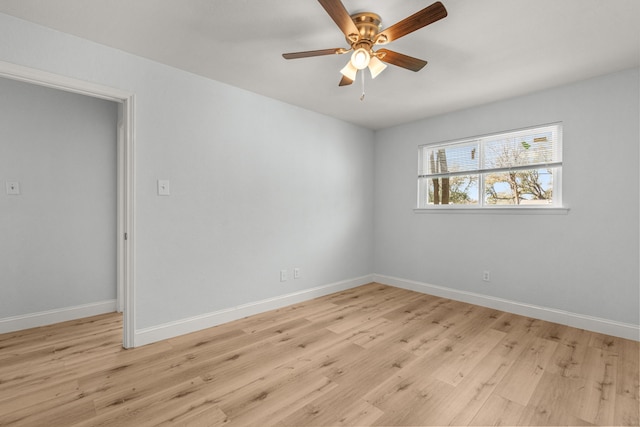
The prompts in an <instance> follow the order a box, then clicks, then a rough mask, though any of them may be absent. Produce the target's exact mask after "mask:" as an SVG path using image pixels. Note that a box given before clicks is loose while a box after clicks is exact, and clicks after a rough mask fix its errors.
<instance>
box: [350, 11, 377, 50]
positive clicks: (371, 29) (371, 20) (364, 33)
mask: <svg viewBox="0 0 640 427" xmlns="http://www.w3.org/2000/svg"><path fill="white" fill-rule="evenodd" d="M351 19H352V20H353V23H354V24H355V25H356V27H357V28H358V31H359V32H360V40H359V41H360V42H361V41H363V40H367V41H369V42H371V44H373V42H374V40H375V39H376V36H377V35H378V33H379V32H380V30H381V29H382V19H380V16H379V15H377V14H375V13H373V12H360V13H354V14H353V15H351ZM347 42H348V43H349V44H352V43H353V40H349V39H348V38H347Z"/></svg>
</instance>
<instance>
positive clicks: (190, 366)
mask: <svg viewBox="0 0 640 427" xmlns="http://www.w3.org/2000/svg"><path fill="white" fill-rule="evenodd" d="M121 330H122V323H121V319H120V316H118V315H116V314H110V315H103V316H97V317H92V318H88V319H83V320H79V321H72V322H66V323H62V324H58V325H53V326H47V327H42V328H36V329H31V330H26V331H21V332H15V333H10V334H4V335H0V425H1V426H5V425H12V426H13V425H25V426H96V425H99V426H102V425H114V426H146V425H154V426H155V425H186V426H219V425H225V426H248V425H256V426H267V425H277V426H340V425H358V426H369V425H371V426H374V425H375V426H400V425H403V426H409V425H411V426H433V425H462V426H466V425H592V424H595V425H635V426H637V425H638V423H639V420H638V418H639V416H638V411H639V402H640V401H639V397H638V392H639V378H638V359H639V348H638V343H637V342H634V341H629V340H624V339H620V338H614V337H610V336H606V335H601V334H597V333H592V332H587V331H583V330H578V329H573V328H570V327H566V326H561V325H557V324H553V323H548V322H544V321H540V320H534V319H530V318H526V317H521V316H516V315H513V314H507V313H504V312H500V311H496V310H492V309H488V308H482V307H478V306H473V305H469V304H464V303H459V302H454V301H450V300H446V299H442V298H437V297H433V296H427V295H423V294H418V293H414V292H410V291H406V290H401V289H396V288H392V287H388V286H383V285H379V284H369V285H365V286H361V287H358V288H355V289H351V290H348V291H345V292H341V293H337V294H333V295H329V296H326V297H322V298H319V299H316V300H313V301H309V302H306V303H303V304H298V305H294V306H291V307H287V308H283V309H280V310H276V311H272V312H268V313H265V314H261V315H257V316H253V317H249V318H246V319H242V320H239V321H236V322H232V323H228V324H225V325H221V326H218V327H216V328H212V329H208V330H205V331H202V332H197V333H193V334H190V335H185V336H181V337H177V338H174V339H170V340H167V341H163V342H159V343H156V344H151V345H148V346H144V347H141V348H137V349H133V350H123V349H122V348H121V334H122V332H121Z"/></svg>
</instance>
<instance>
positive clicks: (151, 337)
mask: <svg viewBox="0 0 640 427" xmlns="http://www.w3.org/2000/svg"><path fill="white" fill-rule="evenodd" d="M371 282H373V275H366V276H362V277H357V278H355V279H349V280H343V281H340V282H336V283H332V284H329V285H324V286H318V287H315V288H311V289H305V290H302V291H299V292H294V293H290V294H285V295H280V296H277V297H274V298H268V299H265V300H261V301H256V302H252V303H248V304H242V305H238V306H235V307H230V308H227V309H223V310H218V311H214V312H212V313H206V314H202V315H200V316H194V317H189V318H187V319H181V320H177V321H174V322H169V323H164V324H162V325H158V326H152V327H149V328H144V329H138V330H136V332H135V337H134V344H135V347H138V346H142V345H145V344H151V343H153V342H156V341H161V340H165V339H169V338H173V337H177V336H179V335H183V334H188V333H191V332H196V331H200V330H202V329H207V328H211V327H213V326H217V325H220V324H223V323H227V322H231V321H233V320H238V319H242V318H243V317H247V316H251V315H254V314H259V313H264V312H265V311H269V310H275V309H278V308H281V307H285V306H287V305H291V304H297V303H300V302H303V301H308V300H310V299H313V298H317V297H321V296H324V295H329V294H332V293H334V292H339V291H344V290H346V289H351V288H355V287H356V286H361V285H365V284H367V283H371Z"/></svg>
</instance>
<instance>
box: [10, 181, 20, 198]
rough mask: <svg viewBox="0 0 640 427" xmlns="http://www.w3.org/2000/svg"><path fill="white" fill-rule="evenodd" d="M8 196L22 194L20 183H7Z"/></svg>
mask: <svg viewBox="0 0 640 427" xmlns="http://www.w3.org/2000/svg"><path fill="white" fill-rule="evenodd" d="M7 194H9V195H14V196H17V195H19V194H20V183H19V182H18V181H7Z"/></svg>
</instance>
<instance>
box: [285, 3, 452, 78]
mask: <svg viewBox="0 0 640 427" xmlns="http://www.w3.org/2000/svg"><path fill="white" fill-rule="evenodd" d="M318 2H319V3H320V4H321V5H322V7H323V8H324V10H326V11H327V13H328V14H329V16H330V17H331V19H333V20H334V21H335V23H336V24H337V25H338V28H340V30H341V31H342V33H343V34H344V35H345V37H346V39H347V43H349V46H350V48H349V49H345V48H341V47H339V48H333V49H320V50H309V51H305V52H292V53H284V54H282V56H283V57H284V58H285V59H298V58H308V57H311V56H323V55H334V54H338V55H341V54H344V53H347V52H351V51H353V53H352V54H351V59H350V60H349V62H348V63H347V65H346V66H345V67H344V68H343V69H342V70H340V73H341V74H342V79H341V80H340V83H339V86H346V85H350V84H351V83H353V82H354V80H355V79H356V76H357V73H358V71H359V70H364V69H365V68H369V71H370V72H371V78H374V79H375V78H376V76H378V74H380V73H381V72H382V71H383V70H384V69H385V68H386V67H387V66H386V64H385V63H387V64H393V65H396V66H398V67H402V68H406V69H407V70H411V71H420V70H421V69H422V68H423V67H424V66H425V65H427V61H423V60H422V59H418V58H413V57H411V56H408V55H404V54H402V53H398V52H394V51H392V50H389V49H378V50H376V51H374V50H373V48H374V46H377V45H384V44H387V43H389V42H392V41H394V40H397V39H399V38H400V37H403V36H406V35H407V34H409V33H412V32H414V31H416V30H419V29H420V28H422V27H425V26H427V25H429V24H432V23H434V22H436V21H438V20H440V19H442V18H444V17H446V16H447V10H446V9H445V7H444V5H443V4H442V3H440V2H439V1H438V2H435V3H433V4H432V5H431V6H428V7H426V8H424V9H422V10H420V11H419V12H416V13H414V14H413V15H411V16H409V17H407V18H405V19H403V20H402V21H399V22H397V23H395V24H393V25H392V26H390V27H388V28H386V29H384V30H382V31H381V28H382V20H381V19H380V16H378V15H377V14H375V13H372V12H361V13H355V14H353V15H350V14H349V12H347V9H346V8H345V7H344V5H343V4H342V2H341V1H340V0H318Z"/></svg>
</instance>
